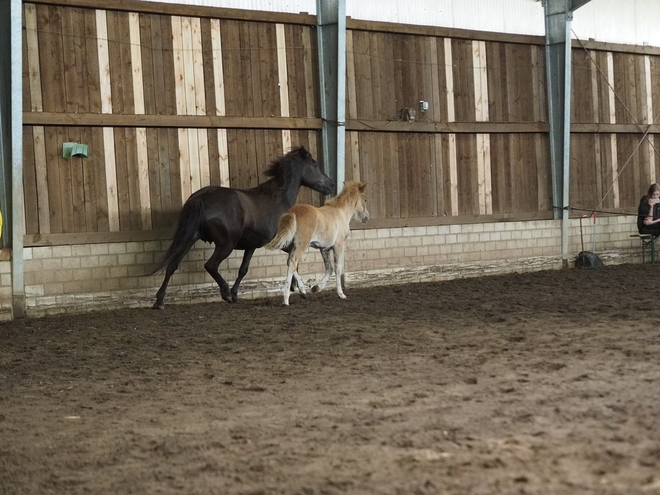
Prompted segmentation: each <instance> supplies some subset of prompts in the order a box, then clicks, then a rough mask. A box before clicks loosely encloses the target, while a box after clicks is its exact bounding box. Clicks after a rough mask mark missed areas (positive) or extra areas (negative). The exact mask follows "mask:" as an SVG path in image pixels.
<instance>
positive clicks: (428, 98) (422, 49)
mask: <svg viewBox="0 0 660 495" xmlns="http://www.w3.org/2000/svg"><path fill="white" fill-rule="evenodd" d="M432 40H433V38H432V37H431V36H424V37H421V36H420V37H419V39H418V40H417V46H418V51H419V53H420V56H421V58H422V63H421V64H420V70H421V71H422V73H421V81H422V90H421V94H420V95H419V100H420V101H425V102H427V103H428V104H429V108H428V111H426V112H420V120H424V121H429V120H432V119H431V115H432V114H433V100H434V98H435V96H436V95H437V94H438V92H437V71H436V70H435V69H436V68H435V64H436V60H437V54H436V52H435V44H432V43H431V41H432ZM417 109H418V111H419V110H420V106H419V105H418V106H417Z"/></svg>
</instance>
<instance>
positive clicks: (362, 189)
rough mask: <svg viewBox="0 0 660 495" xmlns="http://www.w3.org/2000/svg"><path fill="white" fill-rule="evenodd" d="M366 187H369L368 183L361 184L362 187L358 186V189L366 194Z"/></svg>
mask: <svg viewBox="0 0 660 495" xmlns="http://www.w3.org/2000/svg"><path fill="white" fill-rule="evenodd" d="M366 187H367V183H366V182H360V185H359V186H358V189H359V190H360V192H364V190H365V189H366Z"/></svg>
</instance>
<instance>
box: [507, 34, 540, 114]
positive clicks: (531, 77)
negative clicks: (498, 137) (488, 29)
mask: <svg viewBox="0 0 660 495" xmlns="http://www.w3.org/2000/svg"><path fill="white" fill-rule="evenodd" d="M533 49H534V47H532V46H530V45H521V44H514V50H513V52H514V60H515V64H516V72H515V74H516V83H515V91H516V100H517V101H518V103H519V105H518V111H519V116H520V117H519V120H520V121H524V122H528V121H532V122H534V121H535V117H534V115H535V99H536V97H537V94H538V90H537V88H536V85H535V78H536V74H535V70H536V69H535V60H534V57H533V55H532V50H533ZM530 82H531V84H530Z"/></svg>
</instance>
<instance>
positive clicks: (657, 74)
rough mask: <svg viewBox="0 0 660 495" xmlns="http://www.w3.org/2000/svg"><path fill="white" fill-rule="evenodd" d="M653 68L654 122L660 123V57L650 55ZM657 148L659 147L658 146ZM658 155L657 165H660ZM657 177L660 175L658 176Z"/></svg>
mask: <svg viewBox="0 0 660 495" xmlns="http://www.w3.org/2000/svg"><path fill="white" fill-rule="evenodd" d="M649 59H650V61H649V62H650V68H651V104H652V106H653V121H654V122H655V123H656V124H658V123H660V55H650V56H649ZM656 148H657V146H656ZM658 158H660V157H658V156H657V155H656V163H658ZM656 176H657V177H660V175H658V174H656Z"/></svg>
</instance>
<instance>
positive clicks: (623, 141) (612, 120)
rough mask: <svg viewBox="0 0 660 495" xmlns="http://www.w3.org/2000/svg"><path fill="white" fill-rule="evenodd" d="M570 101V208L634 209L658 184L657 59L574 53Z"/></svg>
mask: <svg viewBox="0 0 660 495" xmlns="http://www.w3.org/2000/svg"><path fill="white" fill-rule="evenodd" d="M572 99H573V105H572V115H571V119H572V122H574V130H575V127H578V128H579V130H580V132H578V133H576V132H574V133H573V135H572V144H571V167H572V172H571V174H572V178H573V180H572V181H571V191H570V195H571V198H572V199H571V205H572V206H574V207H576V208H584V209H586V210H588V209H590V208H596V207H598V206H600V207H601V208H603V209H606V210H607V209H627V210H634V209H635V208H636V207H637V205H638V203H639V199H640V197H641V196H642V195H643V194H645V193H646V190H647V189H648V186H649V184H651V183H653V182H657V181H660V168H659V167H660V147H658V141H657V139H658V124H660V56H659V55H657V54H649V53H647V54H645V53H626V52H616V51H607V50H603V49H589V50H585V49H574V50H573V93H572ZM647 132H648V134H647V135H646V136H645V133H647Z"/></svg>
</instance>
